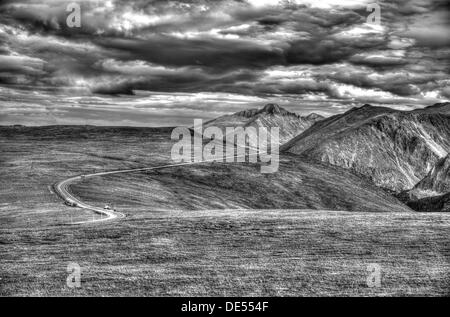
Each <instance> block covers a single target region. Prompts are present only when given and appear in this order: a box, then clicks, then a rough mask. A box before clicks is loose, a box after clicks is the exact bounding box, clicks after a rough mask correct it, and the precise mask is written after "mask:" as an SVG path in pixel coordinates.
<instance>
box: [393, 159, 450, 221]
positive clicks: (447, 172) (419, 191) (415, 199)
mask: <svg viewBox="0 0 450 317" xmlns="http://www.w3.org/2000/svg"><path fill="white" fill-rule="evenodd" d="M397 197H398V198H399V199H400V200H401V201H403V202H404V203H406V204H407V205H408V206H409V207H411V208H412V209H415V210H417V211H423V212H430V211H433V212H442V211H450V155H447V156H446V157H445V158H443V159H441V160H439V161H438V163H437V164H436V165H435V166H434V167H433V168H432V169H431V171H430V172H429V173H428V175H427V176H425V178H424V179H422V180H421V181H420V182H419V183H418V184H417V185H416V186H414V188H413V189H412V190H409V191H405V192H403V193H401V194H400V195H398V196H397Z"/></svg>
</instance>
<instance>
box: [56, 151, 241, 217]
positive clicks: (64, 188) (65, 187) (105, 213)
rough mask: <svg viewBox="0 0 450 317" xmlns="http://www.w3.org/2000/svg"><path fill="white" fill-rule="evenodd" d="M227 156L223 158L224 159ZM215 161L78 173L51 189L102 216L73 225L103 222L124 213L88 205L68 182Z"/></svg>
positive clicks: (73, 203) (61, 196)
mask: <svg viewBox="0 0 450 317" xmlns="http://www.w3.org/2000/svg"><path fill="white" fill-rule="evenodd" d="M233 158H239V157H238V156H233ZM226 159H227V158H224V160H226ZM212 162H217V161H216V160H205V161H200V162H188V163H178V164H169V165H162V166H154V167H146V168H136V169H126V170H117V171H109V172H100V173H94V174H87V175H80V176H75V177H71V178H69V179H66V180H63V181H61V182H59V183H56V184H54V185H53V189H54V190H55V192H56V194H57V195H58V196H59V197H60V198H61V199H62V200H63V201H64V202H65V203H67V204H69V205H71V206H73V207H78V208H82V209H86V210H90V211H93V212H94V213H96V214H99V215H101V216H102V217H101V218H100V219H94V220H90V221H83V222H76V223H71V224H73V225H80V224H87V223H97V222H105V221H112V220H116V219H122V218H125V215H124V214H123V213H121V212H117V211H113V210H108V209H105V208H101V207H96V206H92V205H89V204H87V203H85V202H83V201H81V200H80V199H79V198H77V197H76V196H75V195H73V194H72V193H71V192H70V188H69V186H70V184H72V183H75V182H79V181H82V180H83V179H87V178H92V177H99V176H105V175H115V174H125V173H137V172H144V171H154V170H160V169H164V168H169V167H177V166H186V165H194V164H203V163H212Z"/></svg>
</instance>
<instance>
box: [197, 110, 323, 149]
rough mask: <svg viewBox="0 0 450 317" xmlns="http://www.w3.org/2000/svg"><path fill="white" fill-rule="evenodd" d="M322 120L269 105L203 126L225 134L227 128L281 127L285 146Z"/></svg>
mask: <svg viewBox="0 0 450 317" xmlns="http://www.w3.org/2000/svg"><path fill="white" fill-rule="evenodd" d="M322 119H324V117H323V116H321V115H318V114H315V113H312V114H310V115H308V116H304V117H302V116H300V115H298V114H296V113H293V112H289V111H287V110H286V109H284V108H282V107H280V106H279V105H276V104H267V105H266V106H265V107H263V108H262V109H250V110H245V111H241V112H238V113H235V114H231V115H225V116H222V117H219V118H217V119H214V120H211V121H208V122H206V123H205V124H204V125H203V126H204V128H207V127H211V126H215V127H219V128H221V129H222V130H223V131H224V133H225V129H226V128H227V127H242V128H247V127H255V128H257V129H258V128H259V127H266V128H270V127H279V128H280V134H279V140H280V144H283V143H285V142H287V141H289V140H291V139H292V138H294V137H296V136H297V135H299V134H301V133H302V132H303V131H305V130H307V129H308V128H310V127H311V126H312V125H313V124H314V123H316V122H318V121H320V120H322Z"/></svg>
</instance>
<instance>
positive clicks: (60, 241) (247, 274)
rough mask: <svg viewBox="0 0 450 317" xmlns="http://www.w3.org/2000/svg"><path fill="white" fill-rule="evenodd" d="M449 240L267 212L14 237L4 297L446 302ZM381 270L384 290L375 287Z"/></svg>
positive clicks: (421, 230) (426, 223) (428, 223)
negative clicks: (420, 298)
mask: <svg viewBox="0 0 450 317" xmlns="http://www.w3.org/2000/svg"><path fill="white" fill-rule="evenodd" d="M448 230H449V220H448V217H447V215H445V214H440V215H436V214H435V215H432V214H417V213H400V214H399V213H384V214H373V213H372V214H368V213H333V212H317V211H311V212H301V213H298V212H295V213H293V212H288V211H285V212H279V211H274V212H270V211H267V210H264V211H254V212H247V213H240V212H214V213H211V212H208V213H198V212H195V213H194V212H162V213H161V212H160V213H155V214H148V213H147V214H146V213H142V214H139V215H136V216H133V217H129V218H128V219H126V220H124V221H122V222H117V223H110V224H105V225H101V226H98V225H94V226H83V227H57V228H56V227H55V228H51V229H50V228H49V229H34V230H29V229H27V228H22V229H17V230H7V231H5V230H3V231H2V232H1V238H0V251H1V254H2V259H1V267H2V270H1V274H0V278H1V280H0V295H3V296H5V295H37V296H42V295H56V296H59V295H64V296H78V295H80V296H81V295H96V296H98V295H123V296H126V295H154V296H164V295H174V296H180V295H188V296H207V295H208V296H222V295H224V296H225V295H226V296H247V295H248V296H253V295H258V296H316V295H317V296H324V295H337V296H345V295H362V296H366V295H375V296H378V295H380V296H381V295H389V296H391V295H392V296H400V295H426V296H430V295H437V296H444V295H449V289H448V285H450V279H449V278H450V274H449V272H450V267H449V261H448V258H449V256H450V254H449V249H448ZM71 262H76V263H78V264H79V265H80V266H81V268H82V278H81V281H82V283H81V288H79V289H69V288H68V287H67V286H66V278H67V275H68V273H67V272H66V269H67V265H68V263H71ZM373 263H374V264H378V265H380V267H381V274H382V275H381V287H380V288H369V287H368V286H367V284H366V280H367V277H368V274H369V273H368V272H367V266H368V265H369V264H373Z"/></svg>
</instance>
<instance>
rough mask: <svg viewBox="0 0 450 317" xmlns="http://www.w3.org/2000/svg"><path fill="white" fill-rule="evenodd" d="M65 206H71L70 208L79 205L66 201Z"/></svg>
mask: <svg viewBox="0 0 450 317" xmlns="http://www.w3.org/2000/svg"><path fill="white" fill-rule="evenodd" d="M64 205H66V206H69V207H77V206H78V205H77V204H76V203H75V202H73V201H65V202H64Z"/></svg>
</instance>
